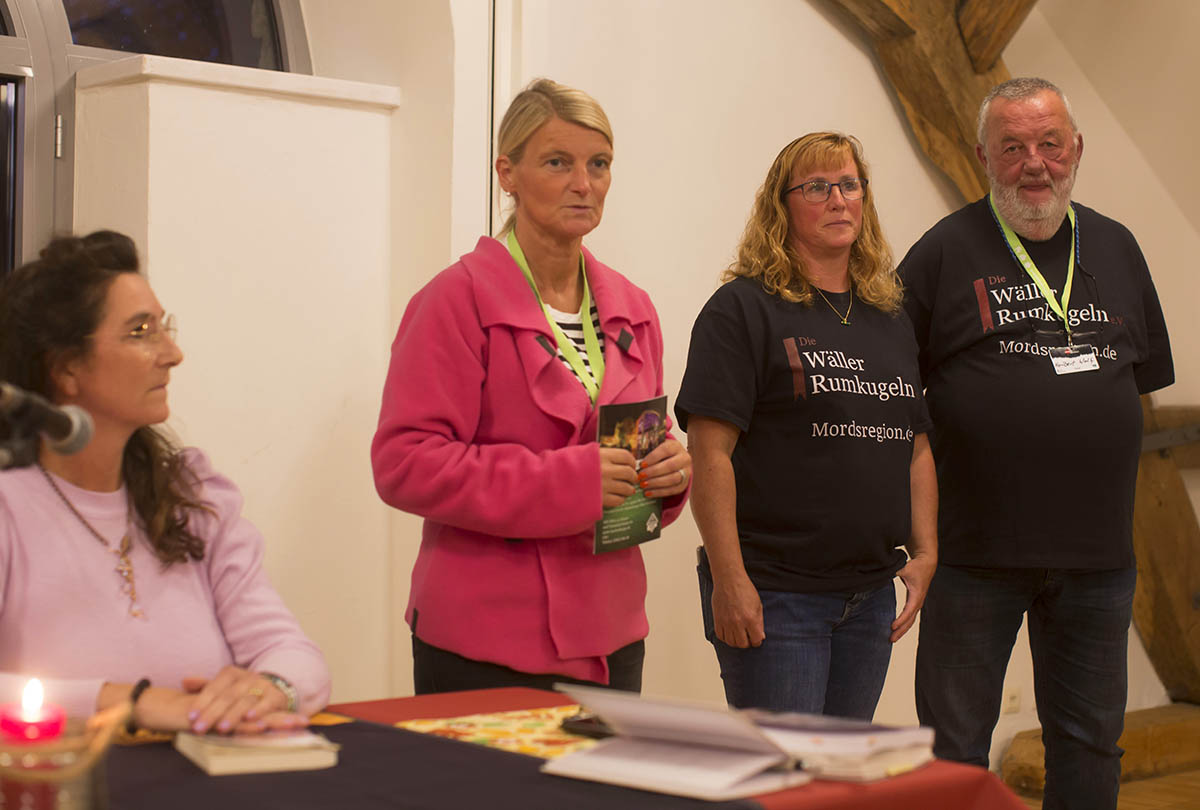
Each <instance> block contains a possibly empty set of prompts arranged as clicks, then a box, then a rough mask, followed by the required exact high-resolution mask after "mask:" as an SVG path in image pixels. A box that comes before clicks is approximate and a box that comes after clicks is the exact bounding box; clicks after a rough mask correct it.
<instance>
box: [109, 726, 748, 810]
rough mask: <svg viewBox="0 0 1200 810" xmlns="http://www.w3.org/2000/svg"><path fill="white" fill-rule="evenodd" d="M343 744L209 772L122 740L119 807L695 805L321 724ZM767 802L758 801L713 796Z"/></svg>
mask: <svg viewBox="0 0 1200 810" xmlns="http://www.w3.org/2000/svg"><path fill="white" fill-rule="evenodd" d="M318 730H319V731H321V732H322V733H323V734H325V735H326V736H327V737H329V738H330V739H331V740H333V741H334V742H337V743H340V744H341V746H342V750H341V751H340V753H339V755H338V764H337V766H336V767H334V768H328V769H325V770H319V771H297V772H290V773H271V774H245V775H235V776H208V775H207V774H205V773H204V772H203V771H201V770H200V769H199V768H197V767H196V766H195V765H193V764H192V763H191V762H190V761H189V760H187V759H186V758H184V756H183V755H182V754H180V753H179V752H177V751H176V750H175V749H174V748H173V747H172V746H170V745H169V744H159V745H148V746H139V747H133V748H114V749H113V750H112V751H111V752H110V753H109V757H108V764H107V767H108V785H109V797H110V799H109V801H110V808H111V810H164V808H169V810H243V808H245V809H246V810H250V809H251V808H253V810H272V809H273V808H279V810H283V809H284V808H287V810H309V808H311V809H312V810H317V808H321V810H325V808H354V810H376V809H377V808H378V809H379V810H382V809H383V808H430V810H457V809H458V808H476V807H478V808H495V809H496V810H508V809H509V808H511V809H512V810H535V809H536V810H540V809H541V808H555V810H558V808H562V810H593V808H594V809H595V810H602V809H603V810H611V809H612V808H621V809H622V810H684V809H685V808H686V810H695V808H696V807H697V802H696V801H695V800H693V799H683V798H679V797H675V796H665V795H660V794H656V793H646V792H643V791H640V790H630V789H628V788H621V787H616V786H614V785H604V784H599V783H594V782H581V781H578V780H574V779H564V778H562V777H556V776H548V775H546V774H543V773H539V772H538V766H540V765H541V763H542V760H540V759H537V758H535V757H529V756H525V755H523V754H513V753H509V752H507V751H500V750H497V749H493V748H485V747H484V746H480V745H474V744H471V743H463V742H458V741H455V740H447V739H443V738H440V737H435V736H431V735H428V734H418V733H416V732H411V731H405V730H403V729H397V728H391V727H388V726H382V725H376V724H374V723H367V722H361V721H359V722H354V723H348V724H345V725H340V726H329V727H327V728H322V729H318ZM704 806H705V807H711V808H714V810H718V809H719V810H761V805H759V804H757V803H755V802H753V801H749V800H747V801H740V802H715V803H705V804H704Z"/></svg>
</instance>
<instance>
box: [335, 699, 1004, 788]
mask: <svg viewBox="0 0 1200 810" xmlns="http://www.w3.org/2000/svg"><path fill="white" fill-rule="evenodd" d="M570 702H571V700H570V699H569V698H567V697H565V696H564V695H560V694H557V693H555V692H543V691H541V690H538V689H521V688H509V689H480V690H474V691H470V692H446V693H443V694H438V695H419V696H417V697H406V698H392V699H389V700H369V701H364V702H360V703H339V704H335V705H333V706H330V707H329V709H328V711H331V712H335V713H337V714H344V715H348V716H350V717H354V718H357V719H360V720H370V721H373V722H376V723H398V722H400V721H401V720H417V719H423V718H435V717H457V716H460V715H467V714H480V713H483V712H503V711H514V710H517V709H537V708H542V707H545V706H561V705H564V704H567V703H570ZM755 801H757V802H758V803H759V804H761V805H762V806H763V808H764V810H818V808H819V810H873V809H874V808H878V810H942V808H946V810H1026V807H1025V805H1024V803H1022V802H1021V801H1020V800H1019V799H1018V798H1017V797H1016V796H1015V795H1014V794H1013V793H1012V791H1010V790H1009V789H1008V788H1007V787H1005V786H1004V784H1003V783H1002V782H1001V781H1000V780H999V779H997V778H996V776H995V774H993V773H991V772H989V771H986V770H984V769H982V768H976V767H972V766H970V765H959V764H957V763H954V762H945V761H942V760H938V761H935V762H932V763H930V764H929V765H926V766H925V767H923V768H918V769H917V770H915V771H913V772H912V773H907V774H903V775H901V776H896V777H892V778H891V779H885V780H883V781H882V782H874V783H871V784H867V785H859V784H850V783H846V782H823V781H820V780H817V781H814V782H811V783H809V784H807V785H803V786H801V787H797V788H792V789H790V790H784V791H780V792H778V793H771V794H767V795H765V796H756V797H755ZM700 804H703V803H700Z"/></svg>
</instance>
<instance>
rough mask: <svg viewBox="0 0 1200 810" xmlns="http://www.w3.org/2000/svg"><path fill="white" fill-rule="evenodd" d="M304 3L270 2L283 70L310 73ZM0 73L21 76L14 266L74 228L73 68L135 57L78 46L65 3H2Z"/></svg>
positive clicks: (39, 0) (12, 0)
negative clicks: (3, 32)
mask: <svg viewBox="0 0 1200 810" xmlns="http://www.w3.org/2000/svg"><path fill="white" fill-rule="evenodd" d="M300 3H301V0H271V6H272V9H273V11H274V12H275V21H276V26H277V30H278V35H279V50H280V57H281V59H282V61H283V70H284V71H285V72H288V73H302V74H310V75H311V73H312V56H311V54H310V51H309V48H308V36H307V31H306V29H305V26H304V17H303V14H302V10H301V6H300ZM0 18H2V19H3V21H4V23H5V24H6V26H7V28H8V30H9V31H10V32H11V35H10V36H0V76H5V77H12V78H14V79H16V80H18V82H19V85H18V96H17V121H18V124H17V144H16V148H17V159H16V170H17V171H16V174H17V176H16V178H15V181H14V182H15V184H16V189H15V191H16V206H15V208H16V211H15V215H16V222H15V225H14V235H13V236H14V238H13V242H14V245H13V252H14V258H15V262H16V264H17V265H20V264H22V263H23V262H26V261H29V260H31V259H33V258H36V256H37V252H38V251H39V250H40V249H41V248H42V246H44V245H45V244H46V243H47V242H48V241H49V240H50V237H51V236H53V235H54V234H55V233H62V232H71V231H73V230H74V219H75V217H74V186H75V73H76V72H77V71H79V70H80V69H81V68H84V67H89V66H91V65H97V64H103V63H105V62H113V61H116V60H118V59H127V58H129V57H131V56H134V55H135V54H132V53H129V52H127V51H116V50H110V49H107V48H92V47H88V46H84V45H76V44H75V43H74V41H73V38H72V36H71V26H70V21H69V20H68V18H67V12H66V9H65V8H64V7H63V3H62V0H0Z"/></svg>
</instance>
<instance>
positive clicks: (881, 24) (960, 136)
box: [831, 0, 1009, 200]
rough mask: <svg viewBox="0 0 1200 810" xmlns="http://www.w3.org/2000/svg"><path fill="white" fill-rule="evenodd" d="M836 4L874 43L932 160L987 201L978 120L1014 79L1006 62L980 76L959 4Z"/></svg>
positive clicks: (895, 0)
mask: <svg viewBox="0 0 1200 810" xmlns="http://www.w3.org/2000/svg"><path fill="white" fill-rule="evenodd" d="M831 2H833V3H834V5H836V6H837V7H838V8H840V9H841V10H842V11H843V12H844V13H845V14H847V15H848V16H849V17H850V18H851V19H852V20H854V22H856V23H857V24H858V25H859V26H861V27H862V28H863V30H864V31H866V33H867V34H868V36H869V37H870V38H871V41H872V43H873V44H874V46H875V52H876V54H877V55H878V56H879V61H880V64H881V66H882V67H883V71H884V73H885V74H886V75H887V77H888V80H889V81H890V82H891V84H892V86H893V87H894V88H895V90H896V95H897V96H898V97H899V99H900V103H901V105H902V106H903V107H904V114H905V116H906V117H907V118H908V122H909V125H910V126H911V127H912V131H913V134H914V135H915V136H916V138H917V141H918V142H919V143H920V144H921V148H922V150H924V152H925V154H926V155H928V156H929V158H930V159H931V160H932V161H933V162H934V164H935V165H936V166H938V168H940V169H941V170H942V171H944V172H945V173H946V174H947V176H949V178H950V180H951V181H952V182H953V183H954V185H955V186H956V187H957V188H958V190H959V191H960V192H962V194H963V196H964V197H965V198H966V199H968V200H975V199H978V198H979V197H982V196H983V194H984V192H985V191H986V190H987V175H986V173H985V172H984V169H983V166H982V165H981V164H980V163H979V160H978V159H977V158H976V157H975V140H976V139H975V115H976V111H977V110H978V108H979V102H980V101H982V100H983V97H984V96H985V95H987V92H988V90H990V89H992V87H994V86H995V85H996V84H999V83H1000V82H1002V81H1004V80H1005V79H1007V78H1009V75H1008V71H1007V70H1006V69H1005V67H1004V65H1003V63H1000V62H997V63H996V65H995V66H994V67H993V68H992V69H990V70H988V71H986V72H984V73H976V72H975V68H974V66H973V65H972V64H971V58H970V56H968V55H967V49H966V45H964V44H963V40H962V35H961V34H960V33H959V30H958V20H957V14H956V13H957V10H958V6H957V0H921V2H919V3H914V2H911V0H831ZM867 148H868V149H870V144H868V145H867Z"/></svg>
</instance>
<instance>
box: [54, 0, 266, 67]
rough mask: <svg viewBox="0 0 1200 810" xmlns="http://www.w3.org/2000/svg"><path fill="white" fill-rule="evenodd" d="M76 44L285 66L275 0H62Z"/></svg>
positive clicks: (161, 54) (209, 59)
mask: <svg viewBox="0 0 1200 810" xmlns="http://www.w3.org/2000/svg"><path fill="white" fill-rule="evenodd" d="M63 7H64V8H65V9H66V12H67V19H68V21H69V22H70V24H71V36H72V37H73V38H74V41H75V44H76V45H90V46H92V47H95V48H109V49H111V50H117V51H129V52H131V53H150V54H156V55H159V56H177V57H181V58H183V59H200V60H202V61H205V62H221V63H224V64H228V65H242V66H244V67H257V68H269V69H271V70H282V69H283V64H282V60H281V58H280V54H279V36H278V32H277V28H276V21H275V12H274V10H273V8H272V5H271V2H270V0H63Z"/></svg>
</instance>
